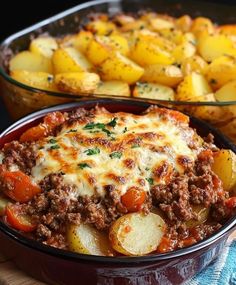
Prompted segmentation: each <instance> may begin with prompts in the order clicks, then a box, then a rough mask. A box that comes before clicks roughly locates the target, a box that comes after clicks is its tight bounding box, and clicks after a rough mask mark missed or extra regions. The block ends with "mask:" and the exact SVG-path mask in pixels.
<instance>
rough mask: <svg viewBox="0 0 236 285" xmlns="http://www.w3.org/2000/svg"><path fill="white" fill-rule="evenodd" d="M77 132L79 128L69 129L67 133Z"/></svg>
mask: <svg viewBox="0 0 236 285" xmlns="http://www.w3.org/2000/svg"><path fill="white" fill-rule="evenodd" d="M76 132H77V130H73V129H71V130H69V131H68V132H67V133H76Z"/></svg>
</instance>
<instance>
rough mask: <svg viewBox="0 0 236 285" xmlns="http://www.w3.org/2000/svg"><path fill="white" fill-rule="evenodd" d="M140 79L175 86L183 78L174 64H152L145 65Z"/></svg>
mask: <svg viewBox="0 0 236 285" xmlns="http://www.w3.org/2000/svg"><path fill="white" fill-rule="evenodd" d="M141 80H142V81H145V82H153V83H159V84H163V85H166V86H169V87H176V86H177V85H178V84H179V83H180V82H181V81H182V80H183V74H182V71H181V69H180V68H179V67H177V66H175V65H164V64H153V65H148V66H147V67H145V69H144V74H143V76H142V78H141Z"/></svg>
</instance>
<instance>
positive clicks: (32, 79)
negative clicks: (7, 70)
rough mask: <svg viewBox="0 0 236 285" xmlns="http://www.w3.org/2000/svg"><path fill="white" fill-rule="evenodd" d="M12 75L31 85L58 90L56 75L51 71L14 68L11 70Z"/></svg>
mask: <svg viewBox="0 0 236 285" xmlns="http://www.w3.org/2000/svg"><path fill="white" fill-rule="evenodd" d="M11 77H12V78H14V79H15V80H17V81H19V82H21V83H23V84H25V85H28V86H31V87H35V88H39V89H42V90H49V91H58V89H57V87H56V85H55V83H54V77H53V75H52V74H50V73H46V72H34V71H25V70H14V71H12V72H11Z"/></svg>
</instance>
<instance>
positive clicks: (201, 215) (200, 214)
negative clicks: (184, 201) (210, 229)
mask: <svg viewBox="0 0 236 285" xmlns="http://www.w3.org/2000/svg"><path fill="white" fill-rule="evenodd" d="M192 210H193V213H194V214H195V215H196V216H197V219H191V220H189V221H187V222H186V223H185V224H186V226H187V227H188V228H192V227H196V226H198V225H202V224H203V223H204V222H205V221H206V220H207V218H208V216H209V212H210V207H208V208H206V207H204V206H203V205H192Z"/></svg>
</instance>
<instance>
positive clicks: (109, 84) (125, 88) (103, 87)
mask: <svg viewBox="0 0 236 285" xmlns="http://www.w3.org/2000/svg"><path fill="white" fill-rule="evenodd" d="M94 94H98V95H104V94H105V95H110V96H112V95H113V96H114V95H117V96H125V97H130V88H129V84H128V83H126V82H122V81H104V82H100V83H99V85H98V87H97V89H96V90H95V91H94Z"/></svg>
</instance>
